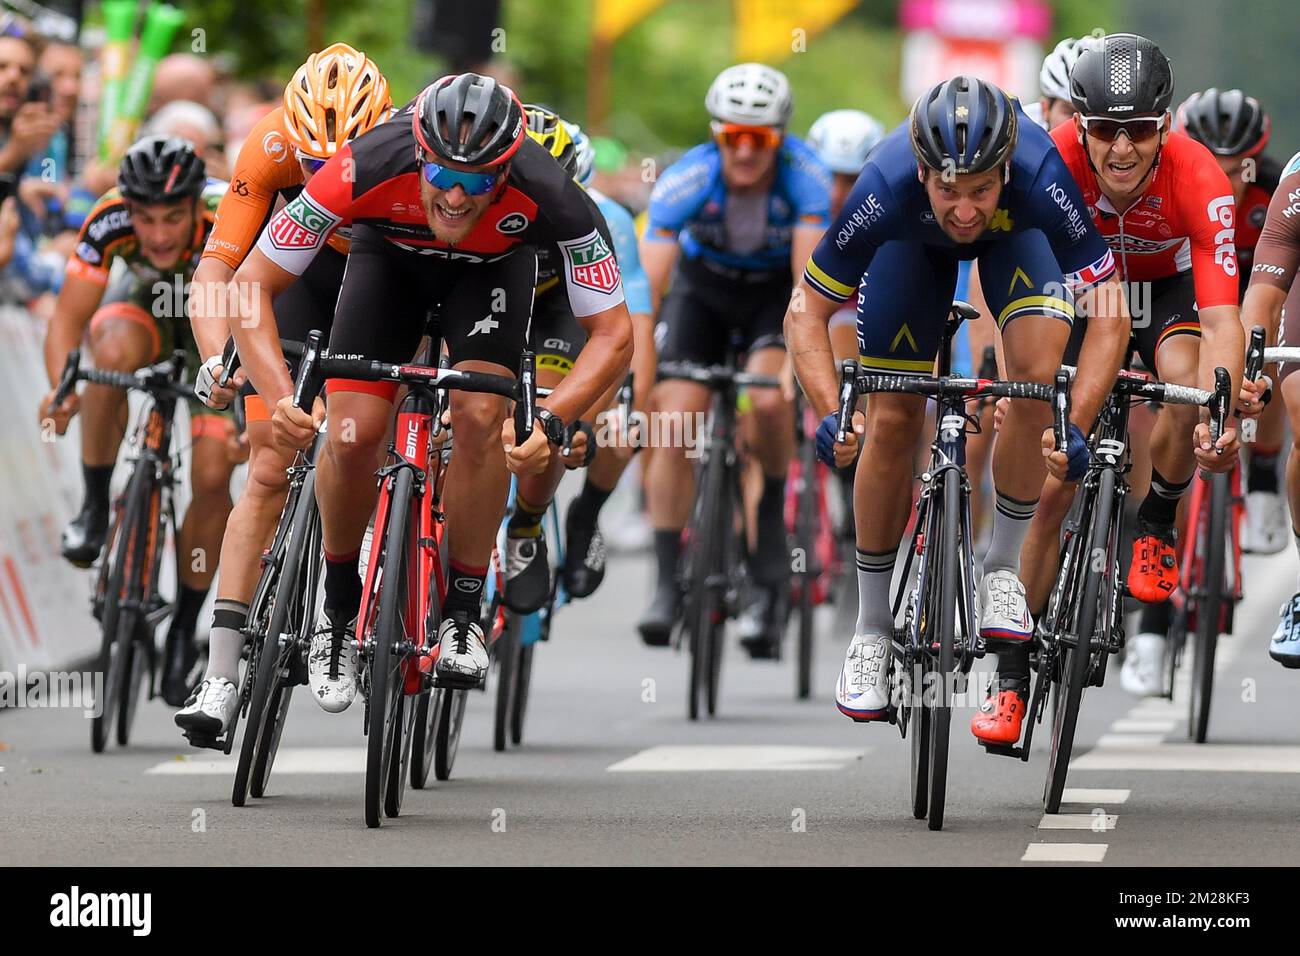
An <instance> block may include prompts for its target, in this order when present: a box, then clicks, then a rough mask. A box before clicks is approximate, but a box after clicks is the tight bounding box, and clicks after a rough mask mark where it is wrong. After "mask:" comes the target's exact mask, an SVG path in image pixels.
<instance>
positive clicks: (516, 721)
mask: <svg viewBox="0 0 1300 956" xmlns="http://www.w3.org/2000/svg"><path fill="white" fill-rule="evenodd" d="M536 647H537V643H536V642H535V641H534V642H533V643H531V644H523V643H521V644H520V645H519V657H518V659H517V660H516V661H515V699H514V702H513V706H512V707H511V710H510V742H511V743H512V744H514V745H515V746H519V744H521V743H523V740H524V715H525V714H526V713H527V711H528V688H529V687H530V686H531V684H532V680H533V651H534V649H535V648H536Z"/></svg>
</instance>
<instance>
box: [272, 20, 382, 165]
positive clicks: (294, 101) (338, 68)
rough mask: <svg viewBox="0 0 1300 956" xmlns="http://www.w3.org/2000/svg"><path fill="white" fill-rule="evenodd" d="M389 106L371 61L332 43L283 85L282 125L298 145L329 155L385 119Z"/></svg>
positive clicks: (309, 151)
mask: <svg viewBox="0 0 1300 956" xmlns="http://www.w3.org/2000/svg"><path fill="white" fill-rule="evenodd" d="M392 106H393V98H392V96H390V95H389V92H388V81H387V80H386V79H384V74H382V73H380V72H379V67H377V66H375V63H374V61H373V60H371V59H370V58H369V57H368V56H366V55H365V54H364V53H362V52H361V51H360V50H355V49H353V48H352V47H350V46H348V45H347V44H346V43H335V44H332V45H330V46H327V47H326V48H325V49H323V50H321V51H320V52H319V53H313V54H312V55H311V56H309V57H307V62H306V63H304V64H303V65H302V66H300V67H298V70H297V72H295V73H294V74H293V79H292V80H290V81H289V85H288V86H286V87H285V88H284V126H285V130H286V131H287V132H288V134H289V140H290V142H291V143H292V144H293V145H294V146H295V147H296V148H297V149H298V150H299V151H301V152H303V153H306V154H307V155H309V156H313V157H316V158H317V159H327V158H328V157H330V156H333V155H334V154H335V153H336V152H338V150H340V149H341V148H342V147H343V145H344V144H345V143H347V142H349V141H350V140H352V139H355V138H356V137H358V136H360V135H361V134H362V133H364V132H365V131H366V130H368V129H370V128H371V127H372V126H376V125H378V124H379V123H382V122H383V121H384V120H385V119H387V118H388V111H389V110H390V109H392Z"/></svg>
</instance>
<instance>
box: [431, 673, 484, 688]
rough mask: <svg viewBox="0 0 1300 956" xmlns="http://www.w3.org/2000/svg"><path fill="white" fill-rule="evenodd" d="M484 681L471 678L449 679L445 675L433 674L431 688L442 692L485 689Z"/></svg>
mask: <svg viewBox="0 0 1300 956" xmlns="http://www.w3.org/2000/svg"><path fill="white" fill-rule="evenodd" d="M486 685H487V680H486V679H480V680H475V679H474V678H472V677H449V676H448V675H446V674H434V676H433V686H434V687H439V688H442V689H443V690H474V689H475V688H477V687H485V686H486Z"/></svg>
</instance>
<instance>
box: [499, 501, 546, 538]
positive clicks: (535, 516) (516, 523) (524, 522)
mask: <svg viewBox="0 0 1300 956" xmlns="http://www.w3.org/2000/svg"><path fill="white" fill-rule="evenodd" d="M549 506H550V502H549V501H548V502H546V504H544V505H541V506H538V505H534V504H530V503H529V502H527V501H525V500H524V499H523V496H522V495H515V511H514V514H512V515H511V516H510V523H509V524H508V525H506V534H508V535H509V536H510V537H512V538H536V537H539V536H540V535H541V533H542V516H543V515H545V514H546V509H547V508H548V507H549Z"/></svg>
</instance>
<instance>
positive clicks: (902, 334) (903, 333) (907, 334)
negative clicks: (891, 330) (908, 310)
mask: <svg viewBox="0 0 1300 956" xmlns="http://www.w3.org/2000/svg"><path fill="white" fill-rule="evenodd" d="M903 339H907V343H908V344H909V345H910V346H912V351H913V352H919V351H920V349H918V348H917V347H916V339H914V338H912V330H911V329H909V328H908V327H907V323H906V322H904V323H903V325H902V327H901V328H900V329H899V330H898V334H897V335H895V336H894V341H892V342H890V343H889V351H891V352H896V351H898V343H899V342H901V341H902V340H903Z"/></svg>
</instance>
